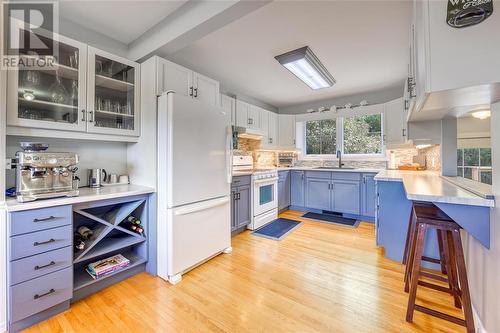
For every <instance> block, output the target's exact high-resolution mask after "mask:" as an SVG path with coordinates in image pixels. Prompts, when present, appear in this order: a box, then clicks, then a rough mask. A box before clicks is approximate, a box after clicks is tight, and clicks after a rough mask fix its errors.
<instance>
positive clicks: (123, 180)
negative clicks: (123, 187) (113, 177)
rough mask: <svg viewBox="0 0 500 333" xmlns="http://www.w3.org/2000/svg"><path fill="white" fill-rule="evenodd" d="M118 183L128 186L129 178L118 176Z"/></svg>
mask: <svg viewBox="0 0 500 333" xmlns="http://www.w3.org/2000/svg"><path fill="white" fill-rule="evenodd" d="M118 182H119V183H121V184H128V183H129V177H128V175H120V178H119V179H118Z"/></svg>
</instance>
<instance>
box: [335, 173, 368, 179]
mask: <svg viewBox="0 0 500 333" xmlns="http://www.w3.org/2000/svg"><path fill="white" fill-rule="evenodd" d="M332 179H339V180H355V181H356V180H357V181H361V174H359V173H356V172H332Z"/></svg>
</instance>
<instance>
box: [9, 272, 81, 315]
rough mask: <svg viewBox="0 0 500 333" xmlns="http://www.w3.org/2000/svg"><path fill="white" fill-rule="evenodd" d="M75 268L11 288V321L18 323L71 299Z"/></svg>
mask: <svg viewBox="0 0 500 333" xmlns="http://www.w3.org/2000/svg"><path fill="white" fill-rule="evenodd" d="M72 295H73V268H72V267H68V268H65V269H63V270H60V271H57V272H54V273H51V274H48V275H44V276H42V277H39V278H36V279H34V280H30V281H27V282H23V283H20V284H18V285H16V286H13V287H10V304H11V311H10V316H9V317H10V321H11V322H16V321H19V320H21V319H24V318H26V317H29V316H31V315H33V314H35V313H38V312H41V311H43V310H46V309H48V308H50V307H52V306H54V305H57V304H59V303H62V302H64V301H67V300H69V299H71V297H72Z"/></svg>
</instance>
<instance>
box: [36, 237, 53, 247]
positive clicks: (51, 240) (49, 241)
mask: <svg viewBox="0 0 500 333" xmlns="http://www.w3.org/2000/svg"><path fill="white" fill-rule="evenodd" d="M55 241H56V240H55V239H54V238H51V239H49V240H48V241H45V242H34V243H33V246H38V245H44V244H49V243H53V242H55Z"/></svg>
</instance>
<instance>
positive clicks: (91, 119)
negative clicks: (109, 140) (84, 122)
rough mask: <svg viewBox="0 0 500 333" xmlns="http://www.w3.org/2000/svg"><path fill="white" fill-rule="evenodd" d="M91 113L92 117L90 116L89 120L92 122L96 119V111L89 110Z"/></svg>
mask: <svg viewBox="0 0 500 333" xmlns="http://www.w3.org/2000/svg"><path fill="white" fill-rule="evenodd" d="M89 115H90V117H89V120H88V122H89V123H91V122H93V121H94V111H89Z"/></svg>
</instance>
